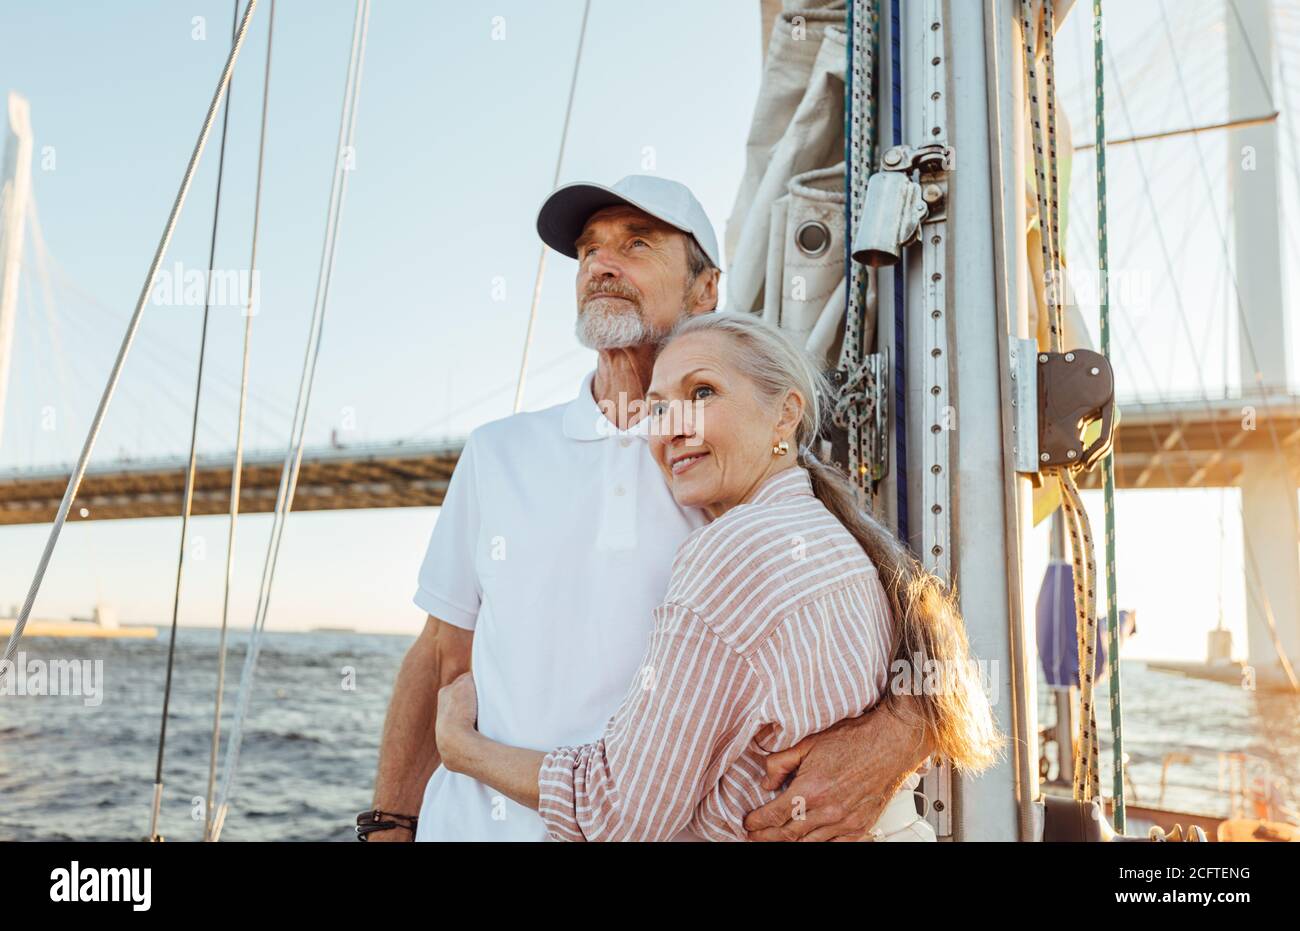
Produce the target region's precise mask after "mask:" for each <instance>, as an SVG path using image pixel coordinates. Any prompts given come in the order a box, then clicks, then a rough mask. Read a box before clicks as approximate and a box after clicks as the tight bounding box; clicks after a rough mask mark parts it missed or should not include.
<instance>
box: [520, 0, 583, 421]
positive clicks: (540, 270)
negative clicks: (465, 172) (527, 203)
mask: <svg viewBox="0 0 1300 931" xmlns="http://www.w3.org/2000/svg"><path fill="white" fill-rule="evenodd" d="M590 13H591V0H587V2H586V3H585V4H583V7H582V26H581V28H580V29H579V31H578V52H577V54H576V55H575V56H574V59H573V76H572V77H571V78H570V79H569V100H568V103H566V104H565V106H564V127H563V128H562V129H561V130H560V151H559V154H558V155H556V157H555V177H554V178H553V179H552V180H551V190H555V189H556V188H557V187H559V184H560V169H561V168H562V167H563V165H564V145H565V143H566V142H567V141H568V139H569V120H570V119H571V118H572V116H573V96H574V92H575V91H576V90H577V88H578V68H579V67H580V66H581V65H582V44H583V42H584V41H585V40H586V38H587V17H588V15H589V14H590ZM545 274H546V244H545V243H543V244H542V251H541V255H540V256H538V259H537V277H536V278H535V279H534V281H533V301H532V305H531V306H530V307H529V309H528V328H527V330H525V332H524V354H523V357H522V358H521V359H520V360H519V381H518V382H517V383H516V384H515V403H514V413H516V414H517V413H519V410H520V408H522V407H523V404H524V378H525V376H527V374H528V351H529V349H531V348H532V345H533V325H534V324H535V323H536V322H537V308H538V305H540V304H541V302H542V279H543V277H544V276H545Z"/></svg>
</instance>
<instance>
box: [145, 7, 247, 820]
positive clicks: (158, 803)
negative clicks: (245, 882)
mask: <svg viewBox="0 0 1300 931" xmlns="http://www.w3.org/2000/svg"><path fill="white" fill-rule="evenodd" d="M238 32H239V0H234V4H233V8H232V10H231V21H230V33H231V36H230V37H231V41H232V42H233V41H234V39H235V36H236V35H238ZM232 96H234V91H233V90H232V91H230V92H228V93H227V94H226V100H225V103H224V104H223V106H222V114H221V142H220V143H219V144H218V146H217V184H216V195H215V197H214V198H213V204H212V232H211V233H210V234H209V236H208V284H209V287H208V288H206V289H205V291H204V295H203V322H202V324H201V325H200V327H199V364H198V371H197V372H196V373H195V375H194V413H193V416H192V419H191V421H190V458H189V464H188V466H187V467H186V470H185V492H184V496H183V497H182V499H181V538H180V547H179V553H178V555H177V557H176V586H175V589H174V594H173V596H172V624H171V635H170V636H169V637H168V640H167V678H166V682H165V684H164V685H163V706H162V720H161V722H160V723H159V725H158V758H157V762H156V763H155V768H154V779H153V808H152V811H151V814H150V816H149V839H150V840H153V841H160V840H162V838H161V837H160V836H159V835H158V816H159V813H160V811H161V808H162V793H163V756H164V754H165V753H166V749H167V714H168V711H169V710H170V708H171V700H172V673H173V670H174V669H175V666H176V628H177V626H178V624H179V621H180V611H181V583H182V581H183V580H184V577H185V547H186V543H187V542H188V539H189V528H190V509H191V507H192V506H193V503H194V477H195V475H196V474H197V472H198V461H197V458H196V455H197V451H198V442H199V408H200V406H201V402H202V398H203V363H204V361H205V360H206V357H207V348H208V318H209V312H210V310H211V307H210V300H211V297H212V288H211V279H212V268H213V266H214V265H215V264H216V260H217V230H218V228H219V226H220V220H221V187H222V181H223V179H224V176H225V168H226V136H227V132H228V130H229V129H230V98H231V97H232Z"/></svg>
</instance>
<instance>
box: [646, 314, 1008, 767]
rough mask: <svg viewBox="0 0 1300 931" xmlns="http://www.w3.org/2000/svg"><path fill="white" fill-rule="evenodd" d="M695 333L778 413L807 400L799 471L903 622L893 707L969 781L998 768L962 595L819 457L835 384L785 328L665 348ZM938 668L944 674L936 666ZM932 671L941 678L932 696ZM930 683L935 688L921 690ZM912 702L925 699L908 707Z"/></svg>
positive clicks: (720, 323) (701, 318)
mask: <svg viewBox="0 0 1300 931" xmlns="http://www.w3.org/2000/svg"><path fill="white" fill-rule="evenodd" d="M693 333H716V334H719V335H721V336H723V337H725V338H726V344H727V346H728V350H729V355H730V358H729V360H728V361H729V362H730V363H731V365H732V366H733V367H734V369H735V371H736V372H738V373H740V375H741V376H742V377H743V378H745V379H746V380H748V381H749V382H750V383H751V384H752V385H753V386H754V388H755V390H756V393H757V396H758V397H759V398H760V399H761V400H762V401H764V402H766V403H770V404H771V405H773V409H774V410H776V409H778V408H779V406H780V405H781V404H782V403H783V402H784V400H785V398H786V395H787V394H788V393H789V392H792V391H793V392H795V393H797V394H798V395H800V396H801V397H802V398H803V400H804V407H803V418H802V420H801V421H800V422H799V426H798V428H797V429H796V431H795V436H794V440H795V444H796V446H797V447H798V459H797V461H798V464H799V465H801V466H803V467H804V468H805V469H807V470H808V474H809V477H810V478H811V479H812V489H813V493H814V494H815V495H816V496H817V498H818V499H819V500H820V501H821V502H822V504H824V505H825V506H826V509H827V510H828V511H830V512H831V514H833V515H834V516H835V517H836V518H837V519H838V520H839V521H840V523H842V524H843V525H844V527H845V529H847V530H848V531H849V533H851V534H852V535H853V537H854V538H855V539H856V540H857V541H858V543H859V544H861V546H862V549H863V551H864V552H865V553H866V554H867V556H868V557H869V558H870V559H871V561H872V563H874V564H875V566H876V570H877V571H878V572H879V573H880V580H881V583H882V585H883V587H884V589H885V592H886V594H887V595H888V597H889V606H890V609H891V613H892V615H893V634H892V643H891V650H890V670H891V675H892V673H893V672H894V671H896V670H898V669H900V667H899V663H900V662H901V663H902V664H903V665H902V667H901V668H902V669H903V670H906V671H907V674H906V680H905V684H906V686H907V687H906V688H903V689H901V690H900V689H898V688H896V687H895V688H891V689H890V695H889V699H888V700H887V701H886V703H885V704H886V707H888V708H890V709H891V710H892V711H893V712H894V713H896V714H899V715H900V716H904V715H906V714H907V712H906V711H904V706H905V705H908V704H910V705H911V707H912V709H913V711H914V713H919V714H920V715H921V717H922V718H923V719H924V724H925V727H926V728H927V730H928V731H929V733H930V735H931V737H932V738H933V740H934V747H935V753H936V754H937V755H938V756H939V757H940V758H942V759H945V760H947V761H948V762H950V763H951V764H953V766H954V767H955V768H957V769H958V770H961V771H964V772H978V771H980V770H983V769H986V768H988V767H989V766H990V765H992V763H993V762H994V761H995V760H996V759H997V756H998V754H999V751H1000V750H1001V748H1002V745H1003V743H1004V738H1003V737H1002V735H1001V734H1000V733H998V730H997V726H996V724H995V723H994V721H993V712H992V709H991V708H990V706H989V702H988V696H987V695H986V694H985V692H984V688H983V686H982V685H981V683H980V681H979V677H978V675H976V673H975V664H974V663H973V662H971V658H970V646H969V644H968V643H967V641H966V628H965V624H964V622H963V621H962V617H961V612H960V610H959V609H958V607H957V600H956V597H955V595H954V593H953V591H952V590H951V589H950V588H949V586H948V585H946V584H945V583H944V582H943V580H942V579H940V578H939V577H938V576H936V575H934V574H933V573H931V572H929V571H928V570H926V569H925V567H924V566H922V565H921V563H920V562H919V561H918V560H917V558H916V557H915V556H913V555H912V553H911V552H910V551H909V550H908V549H907V547H906V546H904V545H903V543H902V542H901V541H899V540H898V538H897V537H895V536H894V534H893V533H891V532H890V531H889V529H888V528H887V527H884V526H882V525H881V524H880V523H878V522H877V521H876V520H875V519H874V518H873V517H872V516H871V515H869V514H866V513H864V512H863V511H862V510H861V509H860V508H859V507H858V504H857V492H856V489H855V488H854V487H853V484H852V483H851V482H850V481H849V479H848V477H847V476H846V475H845V474H844V473H843V472H841V471H840V470H839V469H837V468H836V467H835V466H833V465H831V464H830V463H827V462H823V461H822V460H821V459H820V458H819V457H818V455H817V450H816V447H817V445H818V443H819V442H820V440H819V437H820V434H821V427H822V417H823V415H824V412H825V409H826V404H827V402H828V400H829V399H830V398H832V397H834V394H833V389H832V388H831V385H830V382H829V381H828V379H827V378H826V377H825V376H824V375H822V373H821V372H820V371H819V370H818V369H817V366H816V365H815V364H814V363H813V361H812V359H810V358H809V356H808V354H807V353H805V352H804V351H803V350H802V349H800V348H799V347H798V346H796V345H794V344H793V343H792V342H791V341H790V340H789V339H788V338H787V337H786V336H785V334H783V333H782V332H781V331H780V330H779V329H777V328H776V327H773V326H770V325H769V324H766V323H764V322H763V321H762V320H761V319H759V318H758V317H756V316H754V315H752V314H748V313H729V312H714V313H704V314H699V315H696V316H692V317H687V318H685V319H683V320H681V321H680V322H679V323H678V324H677V325H676V326H675V327H674V328H673V330H672V331H671V332H670V333H669V334H668V336H667V337H666V338H665V340H664V341H663V343H662V344H661V345H660V347H659V351H661V352H662V351H663V349H664V347H666V346H667V345H668V344H670V343H671V342H673V341H674V340H676V339H678V338H680V337H683V336H687V335H689V334H693ZM931 663H934V664H935V665H933V666H932V665H931ZM931 671H937V672H938V674H939V676H940V681H939V687H937V688H935V687H930V683H932V681H933V680H932V678H931V675H930V673H931ZM923 678H924V681H925V682H926V684H927V687H923V688H921V689H920V690H919V694H918V693H917V691H915V690H914V689H913V688H912V686H913V684H914V683H916V682H920V681H922V679H923ZM903 694H910V695H913V696H914V697H915V699H916V700H915V701H913V702H911V703H907V702H903V701H899V700H898V699H900V698H901V697H902V695H903Z"/></svg>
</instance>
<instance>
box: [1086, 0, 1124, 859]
mask: <svg viewBox="0 0 1300 931" xmlns="http://www.w3.org/2000/svg"><path fill="white" fill-rule="evenodd" d="M1092 48H1093V69H1094V71H1095V73H1096V80H1097V88H1096V95H1095V97H1096V104H1097V272H1098V277H1099V279H1100V281H1099V282H1098V286H1099V296H1100V298H1101V307H1100V311H1101V354H1102V355H1104V356H1105V357H1106V358H1107V359H1109V358H1110V262H1109V258H1108V256H1109V254H1108V252H1107V242H1106V81H1105V68H1104V65H1103V64H1102V52H1103V48H1104V46H1103V44H1102V25H1101V0H1092ZM1101 468H1102V484H1103V489H1104V491H1103V494H1104V496H1105V508H1106V645H1107V650H1106V654H1107V656H1106V660H1107V663H1108V664H1109V666H1110V731H1111V756H1112V757H1113V759H1114V767H1113V778H1114V784H1113V787H1112V789H1111V791H1112V793H1113V794H1114V800H1115V830H1116V831H1118V832H1119V833H1120V834H1123V833H1124V824H1125V817H1124V729H1123V725H1122V721H1123V715H1122V714H1121V705H1120V676H1119V600H1118V599H1117V598H1116V597H1115V453H1114V452H1113V451H1112V452H1110V453H1107V455H1106V458H1105V459H1104V460H1102V464H1101Z"/></svg>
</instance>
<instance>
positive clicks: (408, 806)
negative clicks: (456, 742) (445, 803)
mask: <svg viewBox="0 0 1300 931" xmlns="http://www.w3.org/2000/svg"><path fill="white" fill-rule="evenodd" d="M473 643H474V632H473V631H472V630H465V629H464V628H461V627H457V626H455V625H454V624H448V623H447V622H445V621H440V620H438V619H437V618H436V617H434V616H433V615H432V614H431V615H429V619H428V620H427V621H425V624H424V630H423V631H422V632H421V633H420V636H419V637H418V638H417V639H416V641H415V643H414V644H412V645H411V648H410V649H409V650H407V651H406V658H405V659H404V660H402V668H401V670H400V671H399V672H398V673H397V683H396V684H395V685H394V686H393V697H392V698H391V699H390V700H389V702H388V716H387V717H386V718H385V719H384V737H383V742H382V743H381V744H380V745H379V770H378V772H377V774H376V775H375V795H374V801H373V803H372V805H371V807H372V808H379V809H382V810H384V811H390V812H396V813H398V814H404V815H418V814H419V812H420V804H421V802H422V801H423V800H424V787H425V784H426V783H427V782H428V781H429V777H430V776H431V775H433V771H434V770H435V769H437V768H438V745H437V741H436V739H435V737H434V722H435V720H436V718H437V713H438V689H440V688H442V687H443V686H444V685H447V684H448V683H450V682H451V681H452V680H453V679H455V678H456V677H457V676H459V675H460V674H461V673H463V672H467V671H468V670H469V660H470V648H471V646H472V645H473ZM366 839H367V840H369V841H409V840H413V839H414V838H413V837H412V836H411V832H410V831H408V830H406V829H404V828H392V829H390V830H387V831H375V832H374V833H372V834H370V835H368V836H367V838H366Z"/></svg>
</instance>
